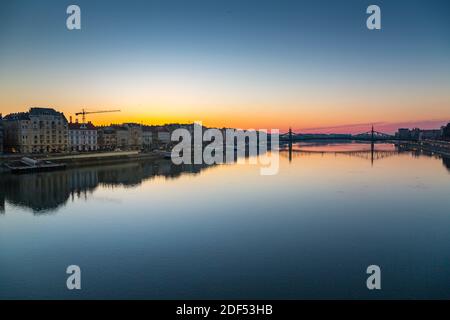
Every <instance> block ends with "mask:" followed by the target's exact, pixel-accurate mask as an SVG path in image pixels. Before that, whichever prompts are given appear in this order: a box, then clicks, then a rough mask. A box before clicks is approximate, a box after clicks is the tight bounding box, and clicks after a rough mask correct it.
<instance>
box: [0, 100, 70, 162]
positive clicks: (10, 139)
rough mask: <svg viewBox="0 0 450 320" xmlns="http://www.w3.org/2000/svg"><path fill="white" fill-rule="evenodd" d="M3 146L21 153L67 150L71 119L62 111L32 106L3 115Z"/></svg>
mask: <svg viewBox="0 0 450 320" xmlns="http://www.w3.org/2000/svg"><path fill="white" fill-rule="evenodd" d="M3 120H4V121H3V128H4V138H3V139H4V148H5V150H6V151H9V152H18V153H50V152H66V151H67V150H68V145H69V142H68V122H67V119H66V117H65V116H64V114H63V113H62V112H58V111H56V110H54V109H51V108H31V109H30V111H29V112H20V113H12V114H9V115H7V116H5V117H4V119H3Z"/></svg>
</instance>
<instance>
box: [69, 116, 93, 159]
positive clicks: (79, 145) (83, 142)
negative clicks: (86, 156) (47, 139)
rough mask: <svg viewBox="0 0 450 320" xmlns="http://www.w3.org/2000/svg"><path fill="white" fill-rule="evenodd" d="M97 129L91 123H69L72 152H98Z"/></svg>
mask: <svg viewBox="0 0 450 320" xmlns="http://www.w3.org/2000/svg"><path fill="white" fill-rule="evenodd" d="M97 138H98V137H97V128H96V127H95V126H94V125H93V124H92V123H91V122H88V123H78V122H77V123H69V149H70V151H81V152H83V151H97V150H98V144H97V140H98V139H97Z"/></svg>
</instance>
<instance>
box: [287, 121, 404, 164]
mask: <svg viewBox="0 0 450 320" xmlns="http://www.w3.org/2000/svg"><path fill="white" fill-rule="evenodd" d="M314 140H315V141H317V140H322V141H323V140H334V141H361V142H369V143H370V145H371V148H370V150H353V151H340V152H334V153H335V154H345V155H348V156H352V157H359V158H364V159H367V160H370V161H371V163H372V165H373V163H374V161H376V160H380V159H384V158H386V157H391V156H393V155H395V154H397V152H396V151H379V150H375V143H377V142H389V141H392V142H394V141H396V140H399V139H398V138H397V137H395V136H393V135H390V134H387V133H383V132H379V131H376V130H375V129H374V127H373V126H372V129H371V130H370V131H367V132H363V133H359V134H354V135H352V134H348V135H345V134H344V135H343V134H335V135H333V134H331V135H328V134H316V135H314V134H311V135H309V134H297V133H294V132H292V129H291V128H289V132H287V133H285V134H281V135H280V144H286V143H288V144H289V147H288V149H283V147H281V149H280V150H285V151H289V153H288V155H289V161H292V157H293V155H295V154H306V153H310V154H311V153H325V152H322V151H306V150H299V149H293V148H292V144H293V143H294V142H301V141H314Z"/></svg>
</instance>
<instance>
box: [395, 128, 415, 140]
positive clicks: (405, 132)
mask: <svg viewBox="0 0 450 320" xmlns="http://www.w3.org/2000/svg"><path fill="white" fill-rule="evenodd" d="M396 136H397V138H399V139H404V140H409V139H411V130H409V129H407V128H400V129H398V132H397V134H396Z"/></svg>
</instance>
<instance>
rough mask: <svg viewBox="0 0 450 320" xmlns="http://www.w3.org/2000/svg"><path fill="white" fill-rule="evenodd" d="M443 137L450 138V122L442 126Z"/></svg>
mask: <svg viewBox="0 0 450 320" xmlns="http://www.w3.org/2000/svg"><path fill="white" fill-rule="evenodd" d="M442 137H443V138H444V140H450V123H448V124H447V125H446V126H445V127H442Z"/></svg>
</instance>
